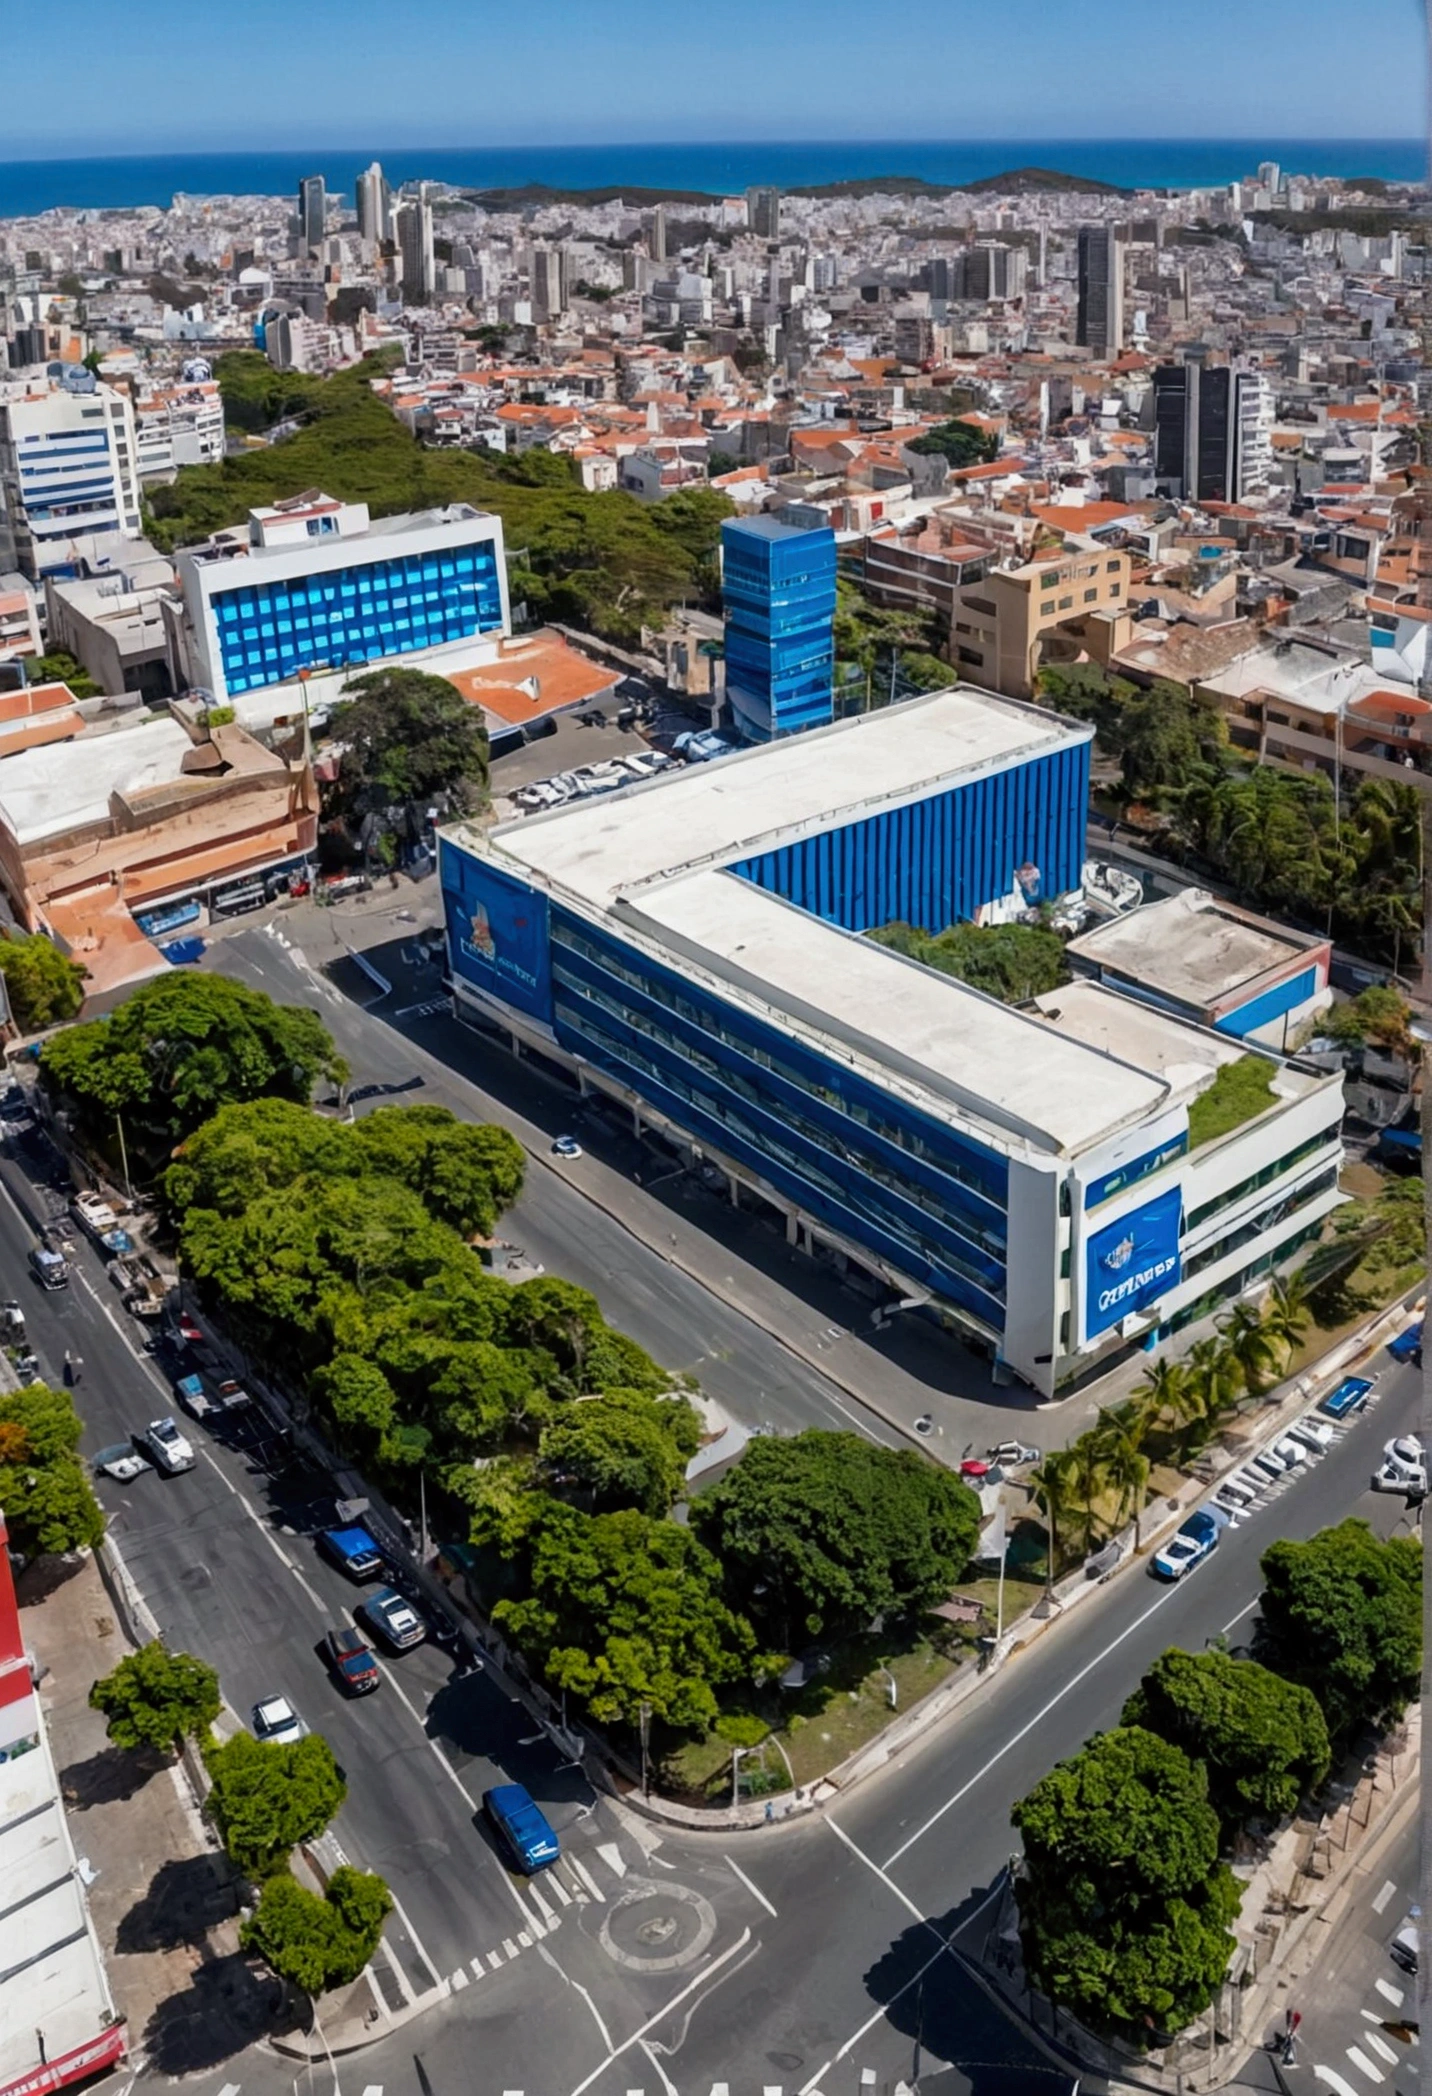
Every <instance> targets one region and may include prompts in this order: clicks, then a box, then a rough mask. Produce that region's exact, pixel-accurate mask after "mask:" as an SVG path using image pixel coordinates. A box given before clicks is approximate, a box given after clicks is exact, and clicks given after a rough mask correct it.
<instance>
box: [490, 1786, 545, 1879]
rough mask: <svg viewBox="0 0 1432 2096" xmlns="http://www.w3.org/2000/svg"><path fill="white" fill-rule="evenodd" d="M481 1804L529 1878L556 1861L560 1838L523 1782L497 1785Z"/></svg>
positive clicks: (514, 1859) (518, 1865) (502, 1840)
mask: <svg viewBox="0 0 1432 2096" xmlns="http://www.w3.org/2000/svg"><path fill="white" fill-rule="evenodd" d="M482 1803H483V1808H484V1810H485V1811H486V1813H487V1816H488V1819H489V1820H490V1821H491V1823H492V1827H493V1830H494V1832H495V1833H496V1834H497V1837H498V1839H499V1841H501V1843H502V1845H503V1847H504V1848H505V1849H506V1850H507V1852H508V1854H509V1855H510V1856H511V1857H512V1860H513V1861H514V1863H516V1865H517V1868H518V1869H519V1870H520V1871H522V1872H523V1873H524V1874H525V1875H526V1876H527V1877H531V1875H532V1873H533V1872H534V1871H538V1870H545V1869H546V1868H547V1866H548V1865H549V1864H551V1863H555V1862H556V1861H557V1858H558V1856H559V1855H560V1854H561V1848H560V1846H559V1844H558V1841H557V1837H556V1835H555V1834H554V1833H553V1832H552V1829H551V1827H550V1826H549V1825H548V1824H547V1821H546V1818H545V1816H544V1815H543V1813H542V1812H541V1811H540V1809H539V1808H538V1806H537V1805H536V1803H535V1802H534V1801H533V1799H532V1797H531V1795H530V1794H529V1793H528V1792H527V1791H526V1790H524V1789H523V1787H522V1785H521V1784H520V1783H498V1784H496V1785H495V1786H494V1787H493V1789H491V1790H485V1791H484V1792H483V1793H482Z"/></svg>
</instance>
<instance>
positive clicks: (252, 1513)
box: [199, 1443, 328, 2096]
mask: <svg viewBox="0 0 1432 2096" xmlns="http://www.w3.org/2000/svg"><path fill="white" fill-rule="evenodd" d="M199 1453H200V1455H201V1456H202V1457H203V1458H204V1461H205V1462H206V1463H207V1464H208V1465H209V1468H210V1469H211V1470H214V1471H216V1472H217V1473H218V1475H219V1476H220V1477H224V1473H223V1471H222V1470H220V1469H219V1465H218V1464H217V1463H216V1462H215V1461H214V1458H213V1456H212V1455H211V1454H210V1453H209V1450H208V1449H207V1448H205V1447H204V1446H203V1444H202V1443H201V1444H200V1447H199ZM224 1483H225V1484H226V1485H229V1480H228V1479H227V1478H226V1477H224ZM229 1490H230V1491H231V1492H232V1493H233V1495H234V1497H235V1499H237V1500H238V1502H239V1505H240V1506H241V1507H242V1508H243V1510H244V1512H245V1513H246V1514H247V1515H248V1517H249V1519H250V1521H252V1522H253V1524H254V1527H255V1528H256V1529H257V1530H258V1532H259V1534H260V1535H261V1536H262V1537H263V1539H264V1541H265V1542H266V1543H267V1544H268V1547H269V1549H270V1550H271V1551H272V1552H273V1554H274V1556H275V1557H276V1558H277V1559H278V1560H279V1562H280V1563H281V1564H283V1565H286V1566H287V1567H288V1569H289V1571H290V1572H291V1573H292V1574H293V1576H294V1578H295V1579H296V1580H297V1581H298V1583H299V1585H300V1586H301V1587H302V1588H303V1591H304V1593H305V1594H307V1596H308V1598H309V1600H310V1601H311V1602H312V1603H313V1605H314V1607H315V1608H316V1609H317V1610H318V1613H319V1614H320V1616H327V1614H328V1610H327V1609H326V1608H325V1607H324V1605H323V1602H322V1600H321V1599H320V1597H319V1596H318V1595H317V1594H315V1593H314V1591H313V1588H312V1587H311V1586H310V1585H309V1584H308V1581H307V1580H306V1579H305V1578H304V1576H303V1574H302V1573H301V1572H300V1571H299V1569H298V1567H297V1565H296V1564H295V1563H294V1561H293V1559H292V1558H291V1557H290V1556H289V1554H288V1552H287V1551H286V1550H285V1549H284V1547H283V1545H282V1543H280V1541H279V1539H278V1537H277V1536H276V1535H275V1534H274V1532H273V1530H272V1529H271V1528H270V1527H269V1525H268V1523H267V1522H266V1521H265V1520H264V1518H263V1516H262V1514H261V1513H260V1512H259V1510H258V1508H257V1507H256V1506H255V1505H254V1504H253V1502H252V1500H249V1499H246V1498H245V1496H244V1494H243V1493H242V1492H240V1491H239V1490H238V1489H237V1487H236V1486H234V1485H229ZM220 2096H222V2091H221V2092H220Z"/></svg>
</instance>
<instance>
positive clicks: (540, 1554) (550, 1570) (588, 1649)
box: [492, 1499, 756, 1728]
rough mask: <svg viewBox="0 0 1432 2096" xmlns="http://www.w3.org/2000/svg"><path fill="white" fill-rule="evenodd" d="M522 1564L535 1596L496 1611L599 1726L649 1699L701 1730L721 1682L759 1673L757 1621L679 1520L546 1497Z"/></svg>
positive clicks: (658, 1714)
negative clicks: (743, 1611)
mask: <svg viewBox="0 0 1432 2096" xmlns="http://www.w3.org/2000/svg"><path fill="white" fill-rule="evenodd" d="M525 1570H526V1577H525V1580H524V1581H523V1585H524V1588H525V1590H526V1597H527V1598H525V1599H522V1600H509V1601H500V1602H499V1603H498V1604H497V1606H496V1607H495V1608H494V1610H493V1612H492V1614H493V1621H494V1622H495V1623H496V1624H497V1626H498V1628H499V1629H500V1630H501V1631H502V1632H503V1634H504V1636H508V1637H511V1638H512V1639H513V1640H514V1641H515V1642H516V1643H517V1644H519V1645H520V1646H521V1647H522V1649H523V1651H524V1652H525V1653H526V1654H527V1655H528V1657H529V1658H531V1659H533V1660H534V1661H535V1662H536V1663H537V1664H538V1665H539V1666H540V1667H541V1670H542V1673H543V1676H544V1678H545V1680H546V1681H547V1683H548V1685H549V1686H550V1687H552V1688H555V1689H559V1690H563V1689H565V1690H569V1691H570V1692H571V1693H572V1694H574V1695H576V1696H579V1697H581V1699H582V1700H583V1701H584V1702H585V1703H586V1704H587V1707H588V1708H589V1709H590V1711H591V1713H592V1715H593V1717H594V1718H596V1719H597V1721H598V1722H599V1723H600V1724H615V1723H627V1724H635V1723H636V1722H637V1721H638V1720H639V1719H640V1717H641V1713H642V1706H643V1705H644V1704H645V1705H646V1706H647V1707H648V1709H649V1710H650V1713H651V1715H652V1716H653V1717H655V1718H657V1719H658V1720H660V1721H662V1722H665V1723H667V1724H671V1725H677V1726H693V1727H701V1728H704V1727H705V1726H707V1725H709V1724H710V1723H711V1721H712V1720H713V1719H714V1717H715V1716H716V1707H717V1706H716V1690H717V1689H718V1688H720V1687H722V1686H723V1685H725V1684H726V1683H728V1682H732V1681H738V1680H742V1679H744V1678H745V1677H746V1676H747V1675H748V1674H749V1672H750V1666H751V1661H752V1659H753V1657H754V1654H755V1647H756V1641H755V1636H754V1634H753V1632H752V1630H751V1626H750V1624H749V1623H747V1622H746V1621H745V1620H744V1619H743V1618H742V1617H740V1616H738V1615H737V1614H736V1613H735V1612H734V1611H733V1610H732V1609H731V1608H729V1607H728V1606H727V1604H726V1602H725V1601H724V1600H723V1598H722V1594H721V1568H720V1566H719V1565H718V1564H717V1562H716V1560H715V1558H713V1557H712V1556H711V1554H710V1552H709V1551H707V1550H704V1549H703V1548H702V1547H701V1544H700V1543H699V1542H698V1541H697V1539H696V1537H695V1536H694V1535H693V1534H692V1533H691V1531H690V1530H689V1529H687V1528H683V1527H681V1526H680V1525H679V1524H678V1523H676V1522H674V1521H654V1520H651V1519H649V1518H648V1516H646V1515H645V1514H641V1513H638V1512H636V1511H635V1510H634V1509H628V1510H626V1511H624V1512H621V1513H616V1514H596V1515H589V1514H582V1513H579V1512H578V1511H577V1510H576V1508H574V1507H569V1506H564V1505H562V1504H561V1503H560V1502H559V1501H556V1500H550V1499H540V1500H538V1502H537V1504H536V1507H535V1509H534V1518H533V1523H532V1526H531V1528H530V1530H529V1534H528V1539H527V1547H526V1567H525Z"/></svg>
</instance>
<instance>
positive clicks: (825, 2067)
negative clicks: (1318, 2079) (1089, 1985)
mask: <svg viewBox="0 0 1432 2096" xmlns="http://www.w3.org/2000/svg"><path fill="white" fill-rule="evenodd" d="M970 1919H971V1920H973V1919H974V1916H973V1915H971V1917H970ZM945 1950H946V1946H945V1945H944V1944H943V1943H942V1944H941V1945H940V1947H939V1949H938V1950H937V1951H934V1952H932V1953H931V1955H930V1956H929V1957H928V1958H926V1960H925V1962H924V1964H923V1965H922V1966H921V1967H920V1970H919V1971H918V1972H917V1973H915V1974H913V1975H912V1977H911V1978H910V1979H908V1980H906V1982H905V1984H904V1986H903V1987H902V1988H901V1989H900V1991H899V1993H898V1994H892V1995H891V1997H890V1999H889V2001H887V2002H886V2003H885V2004H884V2006H883V2007H882V2008H878V2009H877V2010H876V2011H875V2013H874V2015H873V2016H867V2017H866V2019H865V2021H864V2023H862V2024H861V2026H860V2028H859V2030H858V2031H856V2033H855V2035H854V2036H853V2037H851V2038H847V2039H846V2041H845V2043H844V2044H843V2045H842V2046H841V2048H840V2050H839V2052H833V2053H832V2054H831V2056H830V2058H829V2059H828V2060H826V2061H825V2062H824V2063H823V2064H822V2065H821V2066H819V2067H817V2069H816V2071H815V2073H814V2074H813V2075H812V2076H811V2078H810V2080H809V2081H808V2082H803V2083H802V2085H801V2087H800V2089H799V2090H798V2092H797V2096H816V2092H817V2090H818V2089H819V2088H820V2085H821V2083H822V2082H823V2081H824V2080H825V2077H826V2076H827V2074H829V2072H830V2070H831V2068H832V2067H834V2066H837V2065H838V2064H839V2062H840V2061H841V2060H843V2059H844V2058H845V2056H846V2054H847V2053H849V2052H853V2051H854V2049H855V2047H856V2046H857V2045H858V2044H859V2043H860V2041H861V2039H862V2038H863V2037H864V2036H865V2034H866V2032H867V2031H872V2030H874V2028H875V2026H876V2024H877V2023H882V2022H883V2021H884V2019H885V2018H886V2016H888V2015H889V2013H890V2011H891V2009H893V2008H894V2006H895V2004H896V2002H897V2001H899V1999H900V1997H901V1995H904V1994H908V1993H909V1991H910V1989H911V1988H912V1987H917V1986H918V1985H919V1984H920V1981H921V1980H922V1979H923V1978H924V1977H925V1974H926V1973H927V1972H928V1971H929V1969H930V1967H931V1966H932V1965H938V1964H939V1962H940V1960H941V1958H943V1957H944V1955H945ZM579 2096H580V2092H579ZM1338 2096H1358V2092H1357V2090H1356V2089H1349V2088H1346V2087H1344V2088H1343V2089H1341V2090H1339V2092H1338Z"/></svg>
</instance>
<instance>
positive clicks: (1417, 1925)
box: [1387, 1907, 1422, 1979]
mask: <svg viewBox="0 0 1432 2096" xmlns="http://www.w3.org/2000/svg"><path fill="white" fill-rule="evenodd" d="M1421 1915H1422V1909H1421V1908H1420V1907H1414V1908H1413V1909H1412V1911H1411V1913H1410V1914H1409V1915H1408V1916H1407V1918H1406V1919H1405V1920H1404V1921H1403V1923H1402V1925H1401V1927H1400V1928H1399V1929H1398V1931H1397V1933H1396V1935H1395V1936H1394V1937H1393V1939H1392V1941H1391V1942H1390V1943H1389V1944H1388V1946H1387V1955H1388V1956H1389V1957H1390V1958H1391V1960H1392V1962H1393V1964H1394V1965H1395V1966H1397V1968H1398V1970H1399V1971H1401V1972H1406V1973H1409V1974H1410V1975H1411V1977H1412V1978H1413V1979H1416V1977H1417V1967H1418V1964H1419V1962H1420V1959H1421V1953H1422V1929H1421Z"/></svg>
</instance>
